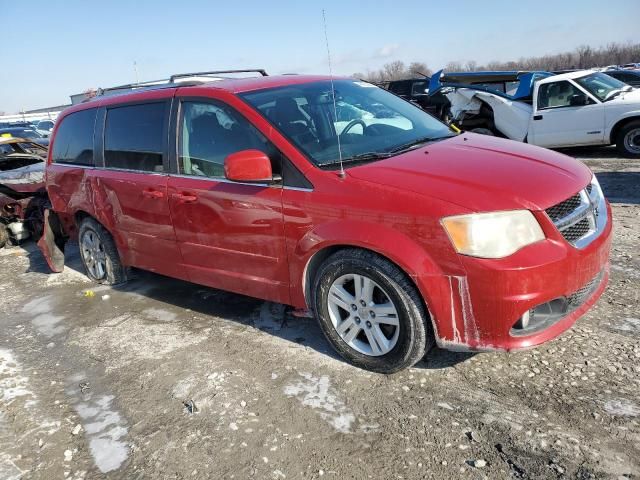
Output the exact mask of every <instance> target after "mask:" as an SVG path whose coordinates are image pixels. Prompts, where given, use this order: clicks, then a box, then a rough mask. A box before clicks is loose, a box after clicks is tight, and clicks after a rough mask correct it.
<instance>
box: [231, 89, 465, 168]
mask: <svg viewBox="0 0 640 480" xmlns="http://www.w3.org/2000/svg"><path fill="white" fill-rule="evenodd" d="M333 84H334V91H335V110H334V103H333V95H332V93H331V82H330V81H320V82H313V83H306V84H302V85H290V86H286V87H278V88H271V89H267V90H260V91H257V92H249V93H245V94H243V95H242V97H243V98H244V99H245V100H246V101H247V102H249V103H250V104H251V105H253V106H254V107H255V108H257V109H258V110H259V111H260V112H261V113H262V114H263V115H264V116H265V117H266V118H267V119H269V120H270V121H271V122H272V123H273V124H274V125H275V126H276V127H278V129H279V130H280V131H281V132H282V134H283V135H285V136H286V137H287V138H289V139H290V140H291V141H292V142H293V143H294V144H295V145H296V146H297V147H298V148H299V149H300V150H301V151H302V152H303V153H304V154H306V156H307V157H308V158H309V159H311V160H312V161H313V162H314V163H315V164H316V165H319V166H325V165H334V164H336V163H338V161H339V157H340V156H339V152H338V136H339V141H340V147H341V150H342V159H343V161H344V162H349V161H371V160H376V159H379V158H384V157H385V156H390V155H394V154H398V153H400V152H401V151H403V150H405V149H406V148H411V147H412V146H414V145H419V144H420V143H426V142H427V141H433V140H439V139H442V138H447V137H450V136H453V135H454V134H453V133H452V132H451V130H449V128H448V127H447V126H446V125H444V124H442V123H440V122H439V121H438V120H436V119H435V118H433V117H432V116H430V115H429V114H427V113H425V112H424V111H422V110H421V109H419V108H418V107H415V106H413V105H412V104H411V103H409V102H407V101H405V100H402V99H401V98H398V97H396V96H395V95H393V94H391V93H389V92H387V91H386V90H383V89H381V88H378V87H376V86H374V85H371V84H369V83H366V82H360V81H355V80H335V81H334V82H333ZM336 113H337V115H336ZM336 117H337V118H336Z"/></svg>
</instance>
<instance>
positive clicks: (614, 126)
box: [605, 108, 640, 143]
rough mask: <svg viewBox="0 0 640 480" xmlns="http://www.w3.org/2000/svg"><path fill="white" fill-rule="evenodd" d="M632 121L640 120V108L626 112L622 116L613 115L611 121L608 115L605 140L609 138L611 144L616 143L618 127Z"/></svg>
mask: <svg viewBox="0 0 640 480" xmlns="http://www.w3.org/2000/svg"><path fill="white" fill-rule="evenodd" d="M630 119H634V120H640V108H638V109H635V110H631V111H628V112H624V113H623V114H621V115H612V118H611V119H609V116H608V115H607V127H606V130H605V139H606V138H609V139H610V142H611V143H615V141H616V139H615V138H614V137H615V134H616V133H617V131H618V127H619V126H620V124H622V123H625V122H627V121H629V120H630Z"/></svg>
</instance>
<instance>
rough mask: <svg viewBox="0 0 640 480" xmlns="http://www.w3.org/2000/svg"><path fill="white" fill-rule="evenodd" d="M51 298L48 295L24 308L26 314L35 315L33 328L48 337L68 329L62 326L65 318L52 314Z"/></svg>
mask: <svg viewBox="0 0 640 480" xmlns="http://www.w3.org/2000/svg"><path fill="white" fill-rule="evenodd" d="M51 303H52V302H51V296H49V295H46V296H44V297H41V298H36V299H34V300H31V301H30V302H28V303H27V304H25V306H24V307H23V308H22V311H23V312H24V313H27V314H29V315H33V318H32V319H31V322H32V323H33V326H34V327H35V328H36V330H38V332H40V333H41V334H42V335H44V336H46V337H53V336H54V335H58V334H60V333H62V332H64V331H65V330H66V327H65V326H64V325H62V324H61V322H62V321H63V320H64V317H63V316H60V315H54V314H53V313H51V311H52V305H51Z"/></svg>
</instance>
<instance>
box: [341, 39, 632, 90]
mask: <svg viewBox="0 0 640 480" xmlns="http://www.w3.org/2000/svg"><path fill="white" fill-rule="evenodd" d="M632 62H640V43H632V42H629V43H626V44H622V43H609V44H607V45H606V46H601V47H598V48H595V47H591V46H589V45H581V46H579V47H577V48H576V49H575V50H573V51H572V52H562V53H557V54H549V55H542V56H539V57H520V58H519V59H518V60H512V61H507V62H499V61H492V62H488V63H486V64H485V65H479V64H478V63H477V62H476V61H475V60H469V61H467V62H465V63H463V62H460V61H452V62H449V63H448V64H447V65H446V66H445V70H447V71H450V72H455V71H482V70H548V71H556V70H566V69H573V68H593V67H605V66H607V65H623V64H625V63H632ZM420 73H423V74H426V75H430V74H431V69H429V68H428V67H427V64H426V63H423V62H412V63H411V64H409V66H408V67H405V64H404V63H403V62H401V61H397V60H396V61H394V62H390V63H387V64H385V65H383V66H382V68H381V69H379V70H373V71H371V70H368V71H367V72H366V73H364V74H362V73H358V74H354V77H357V78H363V79H365V80H368V81H371V82H376V83H383V82H388V81H391V80H401V79H405V78H413V77H416V76H418V75H419V74H420Z"/></svg>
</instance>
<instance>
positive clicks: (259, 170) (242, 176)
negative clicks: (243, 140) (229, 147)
mask: <svg viewBox="0 0 640 480" xmlns="http://www.w3.org/2000/svg"><path fill="white" fill-rule="evenodd" d="M224 176H225V177H226V178H227V179H228V180H232V181H234V182H248V183H254V182H255V183H271V182H272V181H273V172H272V171H271V160H269V157H267V155H266V154H265V153H264V152H261V151H260V150H242V151H240V152H236V153H232V154H231V155H229V156H228V157H227V158H225V159H224Z"/></svg>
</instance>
